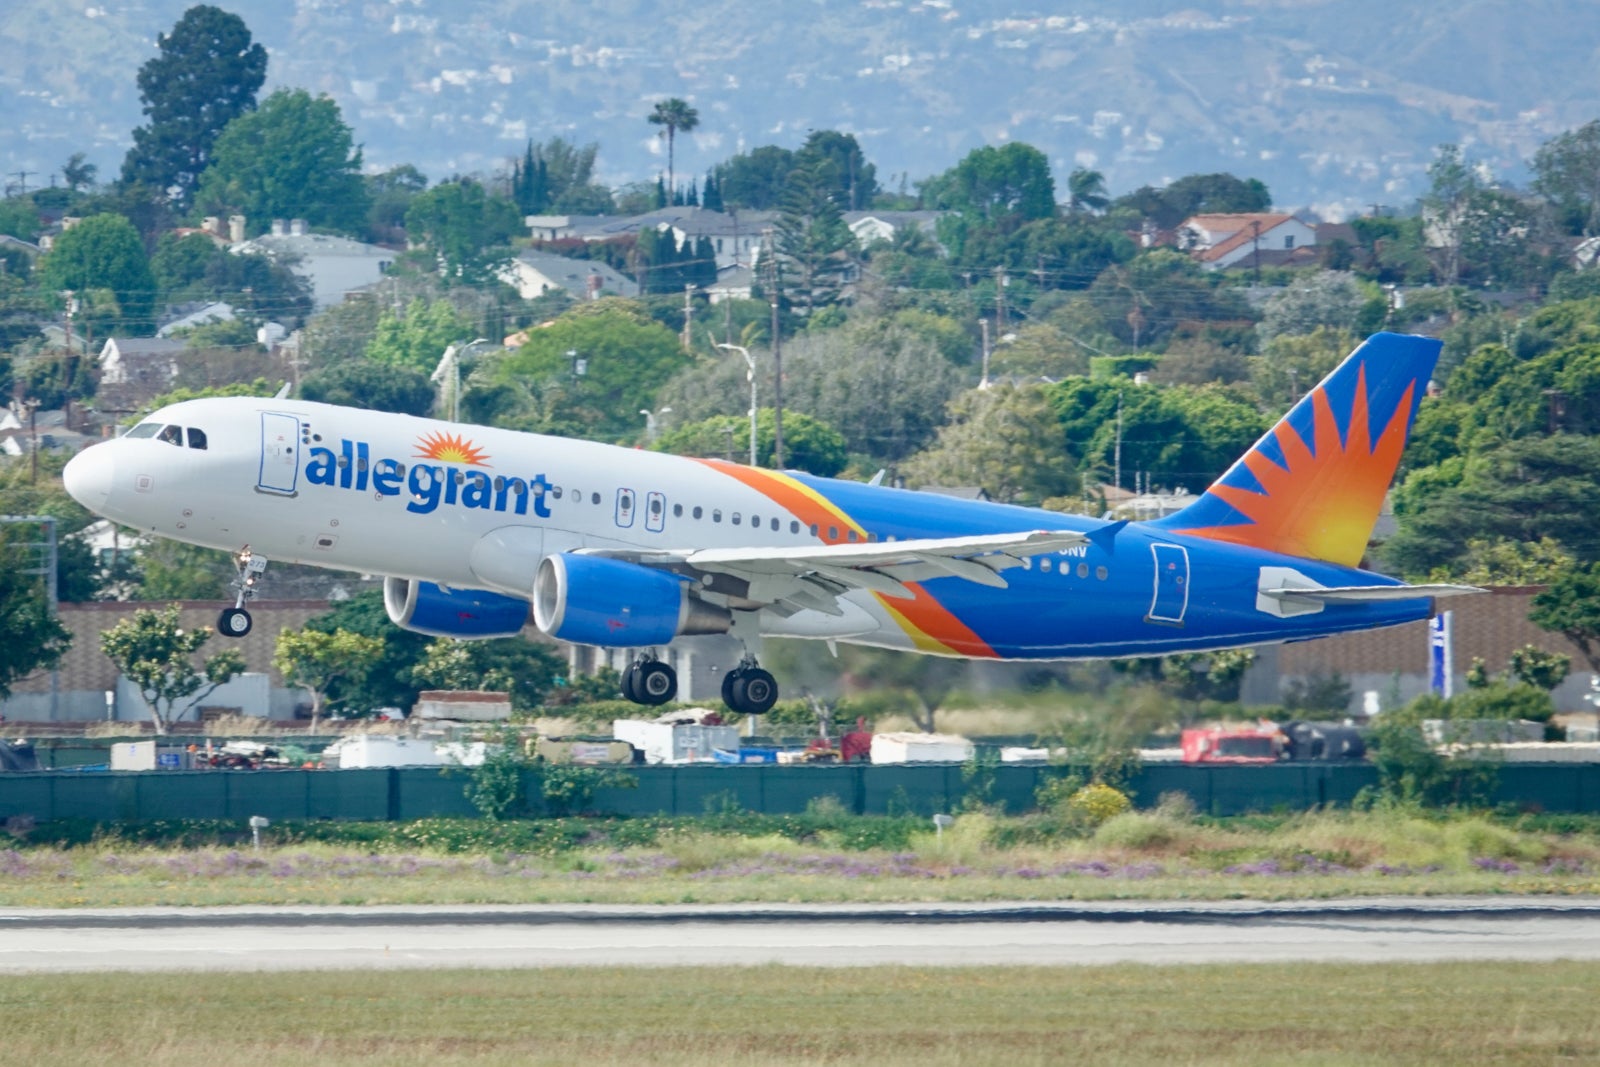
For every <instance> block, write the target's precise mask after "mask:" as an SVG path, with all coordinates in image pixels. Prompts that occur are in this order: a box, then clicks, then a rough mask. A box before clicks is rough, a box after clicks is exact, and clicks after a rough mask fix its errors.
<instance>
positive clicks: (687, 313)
mask: <svg viewBox="0 0 1600 1067" xmlns="http://www.w3.org/2000/svg"><path fill="white" fill-rule="evenodd" d="M693 293H694V285H693V284H691V283H689V282H684V283H683V348H684V351H688V350H689V346H690V345H691V344H693V341H692V340H691V338H692V337H693V335H692V334H691V333H690V332H689V327H690V326H691V325H692V324H693V323H694V302H693V301H692V300H690V299H689V297H690V295H691V294H693Z"/></svg>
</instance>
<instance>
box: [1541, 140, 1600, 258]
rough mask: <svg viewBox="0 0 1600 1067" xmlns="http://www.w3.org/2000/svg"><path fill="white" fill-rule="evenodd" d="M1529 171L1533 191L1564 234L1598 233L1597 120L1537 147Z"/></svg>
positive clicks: (1599, 171) (1599, 156)
mask: <svg viewBox="0 0 1600 1067" xmlns="http://www.w3.org/2000/svg"><path fill="white" fill-rule="evenodd" d="M1533 172H1534V179H1533V189H1534V191H1535V192H1536V193H1538V194H1539V195H1540V196H1542V197H1544V198H1545V200H1546V201H1548V202H1549V204H1550V207H1551V210H1552V211H1554V212H1555V214H1556V217H1557V220H1558V221H1559V223H1560V225H1561V226H1562V228H1563V229H1564V230H1565V231H1566V232H1567V233H1572V234H1582V235H1583V236H1585V237H1590V236H1594V235H1595V234H1600V119H1596V120H1594V121H1591V122H1587V123H1585V124H1584V125H1582V126H1580V127H1578V128H1577V129H1576V130H1568V131H1567V132H1566V133H1563V134H1560V135H1559V136H1557V137H1553V138H1551V139H1550V140H1548V141H1546V142H1545V143H1544V144H1542V145H1540V146H1539V150H1538V151H1537V152H1535V153H1534V156H1533Z"/></svg>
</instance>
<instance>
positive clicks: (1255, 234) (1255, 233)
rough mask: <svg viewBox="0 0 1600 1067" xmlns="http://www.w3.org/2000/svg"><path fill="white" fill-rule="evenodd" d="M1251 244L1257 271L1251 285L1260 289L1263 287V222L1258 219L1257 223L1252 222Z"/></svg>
mask: <svg viewBox="0 0 1600 1067" xmlns="http://www.w3.org/2000/svg"><path fill="white" fill-rule="evenodd" d="M1250 244H1251V252H1252V258H1253V259H1254V260H1255V270H1254V275H1255V277H1254V280H1253V281H1251V283H1250V284H1251V285H1253V286H1255V287H1257V288H1260V286H1261V220H1260V219H1257V220H1256V221H1254V222H1252V223H1251V224H1250Z"/></svg>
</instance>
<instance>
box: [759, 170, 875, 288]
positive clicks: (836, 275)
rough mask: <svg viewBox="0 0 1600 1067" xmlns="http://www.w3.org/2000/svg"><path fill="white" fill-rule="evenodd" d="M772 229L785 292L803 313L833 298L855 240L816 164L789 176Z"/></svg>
mask: <svg viewBox="0 0 1600 1067" xmlns="http://www.w3.org/2000/svg"><path fill="white" fill-rule="evenodd" d="M776 230H777V233H776V236H775V238H774V241H773V244H774V246H775V249H776V251H777V254H778V255H779V256H780V257H782V259H781V261H780V262H779V264H778V267H777V269H778V270H780V271H781V272H782V273H783V275H784V277H783V280H782V282H781V283H780V286H779V287H780V289H781V291H782V293H783V295H784V296H786V297H788V298H789V300H790V301H791V302H792V303H793V304H794V305H795V308H796V310H797V311H798V312H799V313H800V314H801V315H804V316H809V315H810V314H811V313H812V312H814V311H816V310H817V309H818V308H820V307H825V306H827V305H829V304H832V303H834V302H835V301H837V300H838V299H839V291H840V288H841V287H842V285H843V283H844V276H845V274H846V272H847V271H848V270H849V268H850V264H851V253H852V252H853V251H854V250H855V247H856V240H855V234H853V233H851V232H850V227H849V226H847V225H845V221H844V215H843V214H842V213H841V212H840V211H839V205H838V203H837V202H835V200H834V198H833V194H832V192H831V191H830V189H829V187H828V182H827V179H826V176H825V175H824V174H823V172H822V170H821V168H820V167H817V166H812V167H802V168H799V169H796V170H795V171H794V172H793V173H792V174H790V175H789V184H788V186H787V188H786V189H785V190H784V194H783V214H782V215H780V216H779V218H778V223H777V227H776Z"/></svg>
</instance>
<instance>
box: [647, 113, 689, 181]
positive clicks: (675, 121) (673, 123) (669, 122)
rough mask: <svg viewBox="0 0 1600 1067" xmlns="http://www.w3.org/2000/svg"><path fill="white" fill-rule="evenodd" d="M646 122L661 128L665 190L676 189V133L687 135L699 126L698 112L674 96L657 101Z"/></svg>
mask: <svg viewBox="0 0 1600 1067" xmlns="http://www.w3.org/2000/svg"><path fill="white" fill-rule="evenodd" d="M646 121H648V122H649V123H650V125H652V126H660V127H661V128H662V136H664V137H665V138H666V139H667V188H668V189H669V190H672V189H676V188H677V176H676V174H675V173H674V171H673V148H674V145H675V144H676V143H677V138H678V131H679V130H682V131H683V132H684V133H688V132H689V131H690V130H693V129H694V128H695V127H696V126H698V125H700V112H698V111H696V110H695V109H694V108H693V107H691V106H689V103H688V101H686V100H680V99H679V98H678V97H676V96H674V97H672V98H670V99H667V100H661V101H657V103H656V106H655V110H653V111H651V112H650V114H649V115H648V116H647V119H646Z"/></svg>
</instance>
